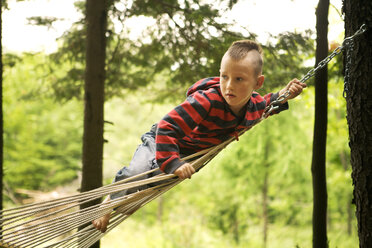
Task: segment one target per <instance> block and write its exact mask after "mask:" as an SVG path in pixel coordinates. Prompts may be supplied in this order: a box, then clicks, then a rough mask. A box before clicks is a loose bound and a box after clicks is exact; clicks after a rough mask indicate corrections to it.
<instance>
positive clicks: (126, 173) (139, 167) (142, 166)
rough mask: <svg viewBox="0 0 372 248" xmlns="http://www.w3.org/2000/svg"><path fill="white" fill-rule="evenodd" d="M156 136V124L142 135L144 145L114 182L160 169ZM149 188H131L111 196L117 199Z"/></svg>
mask: <svg viewBox="0 0 372 248" xmlns="http://www.w3.org/2000/svg"><path fill="white" fill-rule="evenodd" d="M155 135H156V124H154V125H153V126H152V127H151V130H150V131H149V132H147V133H145V134H144V135H142V137H141V140H142V144H140V145H139V146H138V148H137V150H136V152H135V153H134V155H133V158H132V160H131V161H130V163H129V166H125V167H123V168H122V169H121V170H119V171H118V172H117V173H116V176H115V178H114V182H117V181H120V180H123V179H126V178H129V177H132V176H135V175H138V174H141V173H143V172H146V171H149V170H152V169H155V168H159V166H158V164H157V163H156V160H155V151H156V148H155V147H156V145H155ZM160 173H161V172H160V171H159V172H155V173H150V174H147V175H145V176H142V177H139V178H136V179H135V181H139V180H142V179H147V178H149V177H152V176H155V175H157V174H160ZM146 188H148V185H145V186H140V187H136V188H131V189H128V190H123V191H120V192H117V193H113V194H111V196H110V198H111V199H115V198H119V197H121V196H124V195H127V194H131V193H134V192H136V191H139V190H143V189H146Z"/></svg>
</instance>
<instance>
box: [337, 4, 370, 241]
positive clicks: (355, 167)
mask: <svg viewBox="0 0 372 248" xmlns="http://www.w3.org/2000/svg"><path fill="white" fill-rule="evenodd" d="M343 4H344V6H343V8H344V9H343V11H344V13H345V35H346V36H350V35H352V34H354V33H355V32H356V31H357V30H358V29H359V27H360V26H361V25H362V24H366V26H367V28H368V30H367V32H365V33H364V34H363V35H361V36H358V37H357V38H355V41H354V46H353V49H352V50H350V49H349V50H348V51H350V52H351V53H350V54H351V64H350V65H347V64H346V66H348V69H349V72H350V74H349V76H350V77H349V79H348V89H349V90H348V94H347V121H348V125H349V136H350V137H349V139H350V141H349V146H350V149H351V154H350V156H351V167H352V179H353V184H354V193H353V194H354V202H355V205H356V217H357V221H358V235H359V247H361V248H367V247H368V248H369V247H372V31H371V30H372V1H370V0H352V1H351V0H344V2H343ZM346 61H348V59H347V60H346Z"/></svg>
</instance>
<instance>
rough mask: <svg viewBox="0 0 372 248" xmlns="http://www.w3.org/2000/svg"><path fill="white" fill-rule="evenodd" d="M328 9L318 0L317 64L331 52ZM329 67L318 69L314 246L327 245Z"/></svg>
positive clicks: (314, 150) (314, 162)
mask: <svg viewBox="0 0 372 248" xmlns="http://www.w3.org/2000/svg"><path fill="white" fill-rule="evenodd" d="M328 9H329V0H319V3H318V7H317V9H316V31H317V38H316V65H318V63H319V62H320V61H321V60H323V59H324V58H325V57H327V55H328V39H327V34H328ZM327 94H328V70H327V67H324V68H323V69H321V70H319V71H318V72H317V73H316V75H315V122H314V138H313V157H312V164H311V171H312V176H313V177H312V178H313V247H314V248H325V247H328V239H327V184H326V167H325V162H326V142H327V114H328V110H327V108H328V99H327Z"/></svg>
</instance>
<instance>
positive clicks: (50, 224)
mask: <svg viewBox="0 0 372 248" xmlns="http://www.w3.org/2000/svg"><path fill="white" fill-rule="evenodd" d="M233 140H234V138H231V139H229V140H228V141H226V142H224V143H222V144H220V145H218V146H215V147H212V148H210V149H206V150H204V151H201V152H198V153H195V154H193V155H191V156H188V157H185V158H184V159H183V160H185V161H190V160H191V162H190V163H191V164H192V165H193V167H194V168H195V169H196V170H199V169H201V168H202V167H204V166H205V165H206V164H207V163H208V162H209V161H210V160H211V159H212V158H213V157H215V156H216V155H217V154H218V153H219V152H220V151H221V150H222V149H224V148H225V147H226V146H227V145H228V144H229V143H231V142H232V141H233ZM158 171H159V169H153V170H150V171H147V172H144V173H141V174H139V175H136V176H134V177H131V178H127V179H124V180H121V181H118V182H115V183H113V184H110V185H106V186H103V187H101V188H98V189H94V190H91V191H87V192H83V193H79V194H75V195H73V196H67V197H62V198H59V199H55V200H51V201H46V202H41V203H33V204H28V205H25V206H20V207H16V208H12V209H5V210H3V211H1V212H0V214H1V226H2V228H3V230H2V233H1V235H0V246H2V247H27V248H33V247H45V248H46V247H90V246H91V245H92V244H94V243H95V242H97V241H98V240H99V239H101V238H102V237H103V236H104V235H105V234H106V233H108V232H109V231H110V230H112V229H113V228H114V227H116V226H117V225H119V224H120V223H121V222H122V221H123V220H125V219H126V218H128V217H129V216H130V215H132V214H133V213H134V212H136V211H137V210H138V209H140V208H141V207H143V206H144V205H146V204H147V203H149V202H150V201H152V200H153V199H155V198H157V197H158V196H160V195H161V194H164V193H165V192H167V191H168V190H170V189H171V188H173V187H174V186H176V185H177V184H178V183H180V182H182V180H180V179H179V178H178V177H177V176H175V175H173V174H164V173H162V174H159V175H156V176H154V177H150V178H147V179H143V180H138V181H136V179H138V178H140V177H142V176H145V175H148V174H150V173H153V172H158ZM149 184H150V185H151V184H154V186H151V187H149V188H147V189H144V190H141V191H137V192H135V193H132V194H129V195H125V196H122V197H119V198H116V199H113V200H111V201H109V202H107V203H99V204H96V205H93V206H90V207H87V208H83V209H80V208H79V206H80V205H81V204H84V203H88V202H91V201H94V200H97V199H101V198H102V197H104V196H107V195H109V194H112V193H116V192H120V191H123V190H127V189H133V188H138V187H140V186H145V185H149ZM113 209H115V211H113ZM50 211H52V212H50ZM108 213H111V215H110V223H109V225H108V227H107V231H106V232H105V233H101V232H100V231H98V230H96V229H95V228H94V226H93V225H92V224H89V225H87V223H91V222H92V221H93V220H95V219H97V218H100V217H101V216H103V215H105V214H108ZM84 226H85V227H84ZM82 227H83V228H82ZM65 236H67V237H65Z"/></svg>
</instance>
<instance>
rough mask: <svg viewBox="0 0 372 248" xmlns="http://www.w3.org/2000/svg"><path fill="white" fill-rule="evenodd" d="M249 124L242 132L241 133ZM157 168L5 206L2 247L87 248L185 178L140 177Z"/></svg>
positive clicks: (193, 160) (199, 159) (200, 161)
mask: <svg viewBox="0 0 372 248" xmlns="http://www.w3.org/2000/svg"><path fill="white" fill-rule="evenodd" d="M366 30H367V28H366V25H364V24H363V25H362V26H361V27H360V29H359V30H357V32H356V33H355V34H354V35H352V36H350V37H348V38H346V39H345V40H344V41H343V43H342V45H341V46H339V47H337V48H336V49H335V50H334V51H333V52H332V53H331V54H330V55H329V56H328V57H326V58H325V59H324V60H322V61H321V62H320V63H319V64H318V65H317V67H316V68H314V69H312V70H310V71H309V72H308V73H307V74H306V75H305V76H304V77H303V78H302V79H301V80H300V81H301V82H305V81H307V80H308V79H309V78H311V77H312V76H314V75H315V73H316V71H317V70H319V69H321V68H323V67H325V66H326V65H327V64H328V63H329V61H330V60H331V59H332V58H333V57H335V56H336V55H338V54H339V53H341V51H342V50H344V49H345V48H347V47H348V46H350V45H351V44H352V43H353V39H354V38H355V37H356V36H359V35H361V34H362V33H364V32H365V31H366ZM289 95H290V92H289V91H286V92H285V93H284V94H283V95H281V96H279V98H278V99H277V100H276V101H273V102H272V103H270V104H269V106H268V107H267V108H266V109H265V110H264V113H263V115H262V117H261V118H260V119H259V120H258V121H257V122H256V123H255V124H254V125H252V126H251V127H250V128H252V127H253V126H255V125H257V124H258V123H260V122H261V121H262V120H264V119H266V118H267V117H268V116H269V115H270V114H271V113H272V112H273V111H275V110H276V109H277V108H278V105H279V104H280V102H281V101H283V100H286V99H287V98H288V97H289ZM250 128H247V129H245V130H243V131H241V132H240V133H239V136H240V135H242V134H243V133H245V132H246V131H247V130H248V129H250ZM234 140H235V137H233V138H230V139H229V140H227V141H225V142H223V143H221V144H219V145H217V146H215V147H211V148H209V149H205V150H203V151H200V152H197V153H195V154H193V155H190V156H188V157H185V158H183V160H184V161H188V162H189V163H190V164H191V165H192V166H193V167H194V169H195V170H196V171H198V170H200V169H201V168H202V167H204V166H205V165H206V164H207V163H209V162H210V161H211V160H212V159H213V158H214V157H215V156H216V155H217V154H218V153H219V152H220V151H221V150H223V149H224V148H225V147H226V146H227V145H229V144H230V143H231V142H233V141H234ZM154 172H159V169H153V170H150V171H147V172H144V173H141V174H139V175H136V176H133V177H131V178H127V179H124V180H121V181H118V182H115V183H113V184H110V185H105V186H103V187H100V188H98V189H94V190H91V191H87V192H83V193H78V194H75V195H72V196H66V197H62V198H59V199H55V200H50V201H45V202H40V203H33V204H28V205H24V206H19V207H15V208H11V209H5V210H2V211H0V227H1V231H0V247H4V248H18V247H19V248H23V247H25V248H26V247H27V248H36V247H37V248H39V247H40V248H58V247H63V248H85V247H87V248H88V247H90V246H91V245H93V244H94V243H95V242H97V241H98V240H99V239H101V238H102V237H103V236H104V235H105V234H107V233H108V232H109V231H111V230H112V229H113V228H115V227H116V226H117V225H119V224H120V223H121V222H122V221H124V220H125V219H127V218H128V217H129V216H131V215H132V214H133V213H135V212H136V211H137V210H138V209H140V208H141V207H143V206H144V205H146V204H147V203H149V202H151V201H152V200H154V199H155V198H157V197H159V196H160V195H162V194H164V193H165V192H167V191H168V190H170V189H172V188H173V187H175V186H176V185H177V184H179V183H180V182H182V181H183V180H181V179H179V178H178V177H177V176H175V175H173V174H164V173H162V174H158V175H156V176H153V177H150V178H147V179H142V180H138V178H141V177H142V176H145V175H148V174H150V173H154ZM150 185H151V186H150ZM140 186H148V188H146V189H144V190H141V191H137V192H134V193H132V194H128V195H125V196H122V197H119V198H116V199H113V200H110V201H109V202H105V203H98V204H95V205H93V206H90V207H87V208H80V206H81V205H82V204H86V203H89V202H92V201H96V200H97V199H102V198H103V197H104V196H107V195H110V194H113V193H117V192H121V191H123V190H128V189H136V188H138V187H140ZM108 213H110V222H109V224H108V226H107V230H106V232H105V233H101V232H100V231H98V230H97V229H95V227H94V226H93V225H92V224H91V222H92V221H93V220H95V219H98V218H100V217H102V216H104V215H106V214H108Z"/></svg>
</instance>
